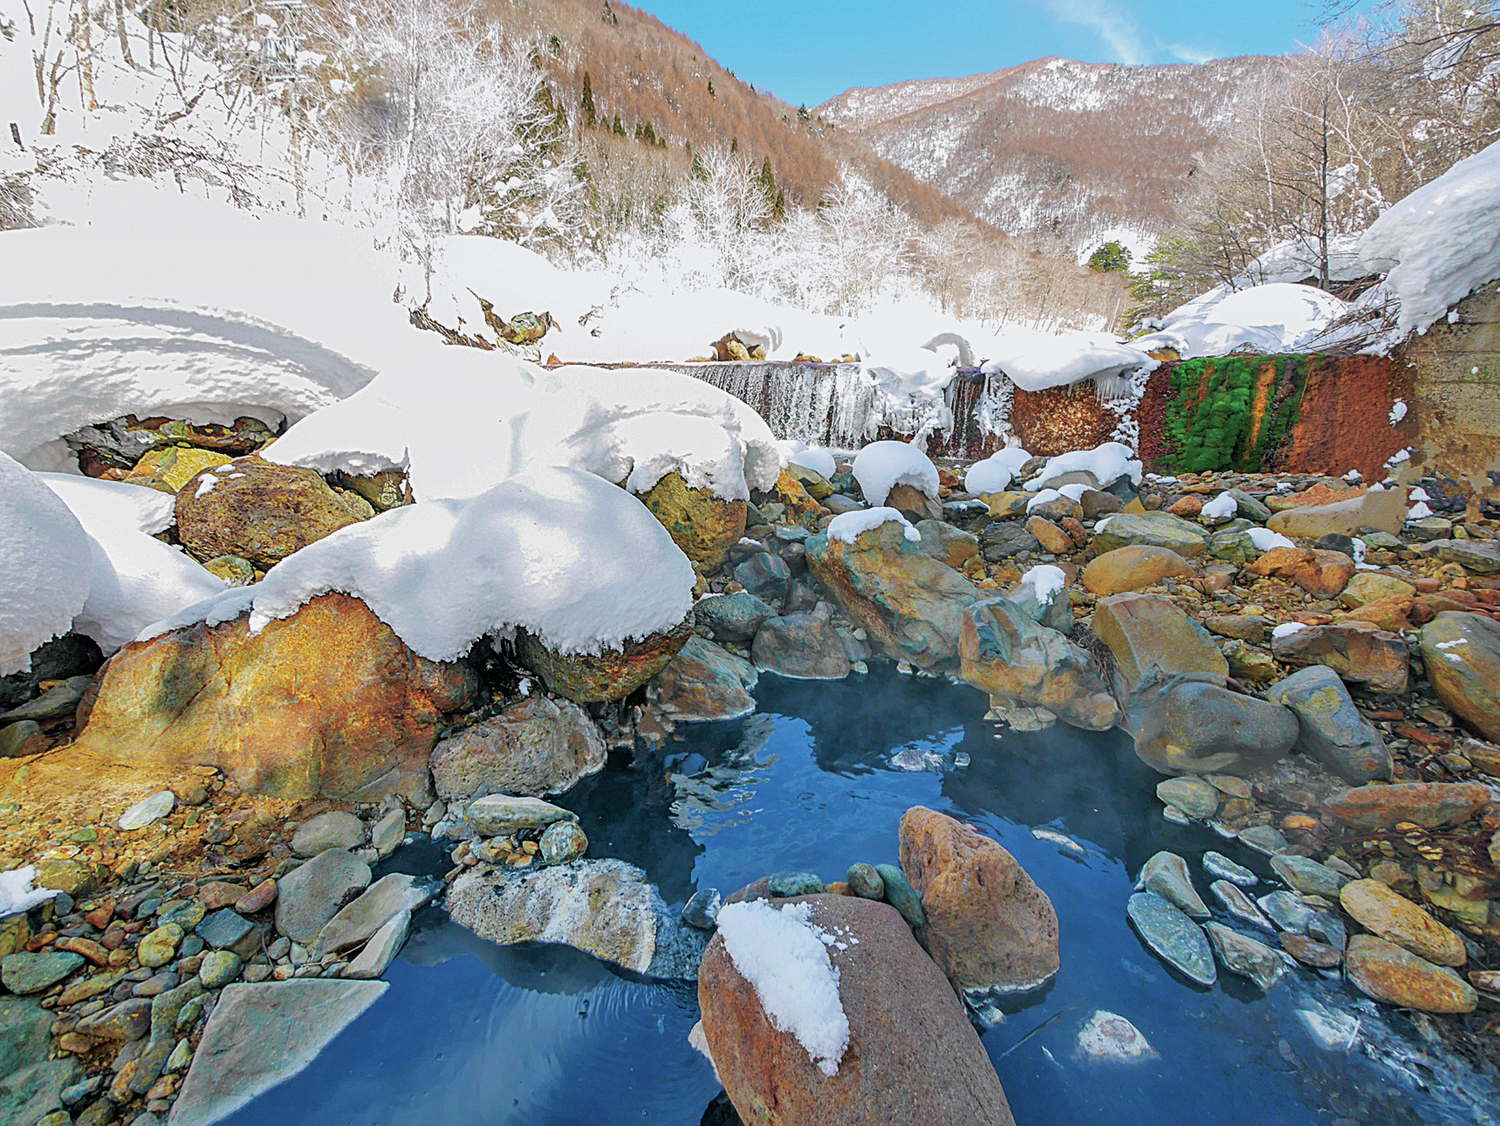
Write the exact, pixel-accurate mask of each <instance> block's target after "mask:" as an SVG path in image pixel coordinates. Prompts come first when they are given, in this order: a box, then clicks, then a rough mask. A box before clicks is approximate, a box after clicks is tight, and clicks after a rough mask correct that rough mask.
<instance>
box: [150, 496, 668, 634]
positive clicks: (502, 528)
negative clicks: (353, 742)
mask: <svg viewBox="0 0 1500 1126" xmlns="http://www.w3.org/2000/svg"><path fill="white" fill-rule="evenodd" d="M329 591H341V592H343V593H345V594H350V595H353V596H354V597H356V598H359V599H361V600H363V601H364V602H365V604H366V605H368V606H369V607H370V609H371V610H373V611H374V612H375V614H376V615H377V616H378V617H379V618H380V620H381V621H383V622H385V623H386V624H387V625H388V626H390V627H391V628H392V629H393V630H395V632H396V634H397V635H398V636H399V637H400V638H401V640H402V641H404V642H405V643H406V644H407V645H408V646H410V647H411V648H412V649H413V650H415V651H416V652H417V653H419V654H420V655H422V656H423V657H426V658H428V659H429V660H433V661H451V660H455V659H456V658H458V657H460V656H462V655H463V654H465V653H467V652H468V651H469V649H470V648H471V647H472V646H473V644H474V643H475V642H476V641H478V640H479V639H480V638H482V637H485V636H489V635H503V634H505V633H507V632H508V631H510V630H513V629H516V628H524V629H526V630H527V631H529V632H530V633H532V634H534V635H535V636H537V637H538V638H539V639H540V640H541V641H542V642H543V643H544V644H546V645H548V646H549V647H551V648H554V649H557V650H560V651H563V652H569V653H596V652H599V651H600V650H601V649H606V648H617V647H619V646H620V645H621V644H623V643H624V642H625V641H626V640H628V639H631V638H639V637H644V636H646V635H647V634H650V633H654V632H656V631H659V630H664V629H670V628H671V627H673V626H675V625H677V624H678V623H679V622H681V621H682V619H683V618H684V617H686V616H687V613H688V611H689V610H691V609H692V604H693V596H692V591H693V569H692V565H691V564H690V563H689V562H688V560H687V556H685V555H683V554H682V552H681V551H679V550H678V548H677V545H676V544H674V543H673V542H672V538H671V536H669V535H668V534H667V530H666V529H665V528H664V527H662V526H661V524H660V523H659V522H658V521H657V520H656V518H655V517H654V516H652V515H651V513H650V512H648V511H647V510H646V508H645V506H643V505H641V504H640V503H638V502H637V501H635V500H634V499H632V498H631V497H630V496H629V495H628V494H627V493H625V492H624V491H622V490H621V489H619V488H617V487H615V486H614V485H611V484H609V483H608V482H607V481H604V480H602V479H600V478H599V477H596V476H594V475H593V474H591V473H585V472H581V471H579V470H576V469H566V468H562V469H539V470H536V471H534V472H531V473H525V474H521V475H518V476H515V477H512V478H510V479H509V480H507V481H505V482H503V483H501V484H500V485H497V486H495V487H494V488H492V489H490V490H489V491H487V492H485V493H483V494H482V495H480V496H477V497H474V498H472V499H468V500H441V501H424V502H422V503H419V504H415V505H408V506H406V507H404V508H396V509H392V510H391V511H389V512H385V513H382V514H381V515H379V516H377V517H375V518H374V519H373V520H367V521H365V522H363V523H360V524H354V525H351V526H349V527H347V528H342V529H340V530H339V531H337V532H335V533H333V535H331V536H328V537H326V538H324V539H321V540H319V541H318V542H316V543H313V544H309V545H308V546H307V547H304V548H303V549H302V550H301V551H298V552H296V553H295V554H293V555H289V556H287V558H285V559H283V560H282V561H281V562H280V563H278V564H277V565H276V566H275V567H274V568H273V569H272V570H271V571H270V572H269V573H268V574H267V575H266V577H265V579H264V580H263V581H261V582H260V583H258V584H256V585H255V586H253V587H244V588H240V589H235V590H230V591H227V592H226V593H224V594H222V595H220V596H219V597H218V598H216V599H214V600H212V601H210V602H205V603H200V604H199V605H197V606H195V607H192V608H191V609H189V610H187V611H184V612H183V613H181V614H178V615H176V616H174V617H172V618H169V619H167V620H165V621H161V622H157V623H155V624H153V625H151V626H148V627H147V628H146V629H144V630H142V631H141V634H140V639H141V640H145V639H146V638H149V637H155V636H157V635H158V634H161V633H165V632H167V631H168V630H171V629H178V628H181V627H182V626H184V625H189V624H192V623H193V622H196V621H209V622H213V621H215V620H218V621H227V620H229V619H230V618H233V617H235V616H236V615H237V614H239V613H242V612H243V611H244V610H245V609H247V608H248V609H249V610H250V612H251V613H250V628H251V629H252V630H260V629H262V628H264V626H265V625H266V624H267V623H268V622H270V621H272V620H274V619H278V618H286V617H289V616H290V615H292V614H293V613H295V612H296V610H297V608H298V607H299V606H301V605H303V604H304V603H306V602H307V601H309V600H310V599H312V598H316V597H317V596H318V595H320V594H326V593H328V592H329Z"/></svg>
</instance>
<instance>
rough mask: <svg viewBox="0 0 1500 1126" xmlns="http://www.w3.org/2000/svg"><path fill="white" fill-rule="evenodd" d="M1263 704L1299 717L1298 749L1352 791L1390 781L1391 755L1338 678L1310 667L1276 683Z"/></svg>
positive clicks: (1327, 670)
mask: <svg viewBox="0 0 1500 1126" xmlns="http://www.w3.org/2000/svg"><path fill="white" fill-rule="evenodd" d="M1266 699H1267V700H1269V701H1271V703H1273V704H1284V705H1285V706H1286V707H1289V708H1291V709H1292V711H1294V712H1296V713H1297V722H1298V724H1299V733H1298V735H1297V749H1298V750H1300V751H1302V752H1303V753H1304V754H1309V755H1311V756H1312V757H1313V758H1315V759H1317V760H1318V761H1319V762H1321V763H1322V764H1323V765H1324V766H1326V767H1328V769H1329V770H1331V771H1333V772H1334V773H1335V774H1337V775H1338V776H1339V777H1340V778H1342V779H1344V781H1346V782H1350V783H1352V784H1354V785H1356V786H1360V785H1363V784H1364V783H1366V782H1371V781H1374V780H1375V779H1377V778H1389V777H1390V776H1391V766H1392V764H1391V752H1390V749H1389V748H1388V747H1386V745H1385V740H1384V739H1382V738H1381V736H1380V731H1379V730H1378V729H1377V728H1376V726H1375V725H1374V724H1373V723H1371V722H1370V721H1369V720H1367V719H1366V718H1365V717H1364V716H1363V715H1362V714H1361V713H1360V710H1359V709H1358V708H1357V707H1355V705H1354V699H1353V697H1351V696H1350V695H1349V690H1348V689H1347V688H1345V687H1344V682H1343V681H1342V680H1340V679H1339V675H1338V673H1336V672H1334V671H1333V670H1332V669H1330V668H1328V667H1327V666H1325V665H1310V666H1308V667H1307V668H1305V669H1301V670H1299V671H1298V672H1294V673H1293V674H1292V675H1291V676H1289V677H1287V678H1286V679H1285V680H1283V681H1280V682H1279V683H1277V684H1276V685H1275V686H1274V687H1272V688H1271V690H1270V691H1269V692H1267V693H1266Z"/></svg>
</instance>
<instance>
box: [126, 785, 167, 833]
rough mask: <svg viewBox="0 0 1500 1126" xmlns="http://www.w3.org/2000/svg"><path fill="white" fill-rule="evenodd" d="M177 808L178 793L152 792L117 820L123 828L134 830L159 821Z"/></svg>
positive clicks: (129, 830)
mask: <svg viewBox="0 0 1500 1126" xmlns="http://www.w3.org/2000/svg"><path fill="white" fill-rule="evenodd" d="M176 808H177V795H176V794H174V793H173V792H172V791H171V790H162V791H161V792H160V793H156V794H152V795H151V796H150V797H149V798H146V799H144V800H142V801H138V802H136V803H135V804H134V805H133V806H131V807H130V808H129V809H127V810H126V811H125V812H124V813H123V814H121V815H120V820H119V821H118V822H116V824H117V825H119V827H120V828H121V829H123V830H125V831H126V832H127V833H128V832H133V831H134V830H136V829H144V828H145V827H146V826H147V825H150V824H151V823H152V822H153V821H159V820H161V819H162V818H163V817H165V816H167V814H169V813H171V812H172V810H174V809H176Z"/></svg>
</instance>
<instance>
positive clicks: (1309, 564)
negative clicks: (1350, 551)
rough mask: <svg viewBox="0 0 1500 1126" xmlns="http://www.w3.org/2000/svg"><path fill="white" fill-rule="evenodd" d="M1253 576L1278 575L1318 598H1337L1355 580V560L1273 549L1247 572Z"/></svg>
mask: <svg viewBox="0 0 1500 1126" xmlns="http://www.w3.org/2000/svg"><path fill="white" fill-rule="evenodd" d="M1245 570H1246V571H1248V572H1249V573H1250V574H1252V575H1260V576H1262V577H1264V576H1267V575H1275V576H1276V577H1277V578H1279V579H1285V580H1286V581H1287V582H1291V583H1296V584H1297V585H1298V586H1300V587H1301V588H1302V589H1303V590H1305V591H1307V593H1308V594H1311V595H1313V596H1314V597H1315V598H1336V597H1338V595H1339V594H1340V593H1342V591H1343V589H1344V587H1346V586H1348V585H1349V580H1350V579H1352V578H1353V577H1354V570H1355V568H1354V560H1353V559H1351V558H1349V556H1347V555H1345V554H1344V553H1343V552H1342V551H1315V550H1313V549H1312V548H1304V547H1273V548H1272V549H1271V550H1270V551H1268V552H1266V553H1265V554H1264V555H1262V556H1261V557H1260V558H1259V559H1257V560H1256V561H1255V562H1254V563H1251V564H1250V565H1249V566H1248V567H1246V568H1245Z"/></svg>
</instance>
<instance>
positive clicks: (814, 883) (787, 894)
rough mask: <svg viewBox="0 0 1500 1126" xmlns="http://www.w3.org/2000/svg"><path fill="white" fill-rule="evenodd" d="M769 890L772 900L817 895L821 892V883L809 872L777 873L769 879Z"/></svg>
mask: <svg viewBox="0 0 1500 1126" xmlns="http://www.w3.org/2000/svg"><path fill="white" fill-rule="evenodd" d="M769 890H770V892H771V897H772V898H773V899H790V898H791V897H792V896H794V895H819V894H821V893H822V891H823V881H822V880H821V879H819V878H818V877H817V876H815V875H813V874H812V873H811V872H778V873H776V875H774V876H772V877H771V880H770V884H769Z"/></svg>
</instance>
